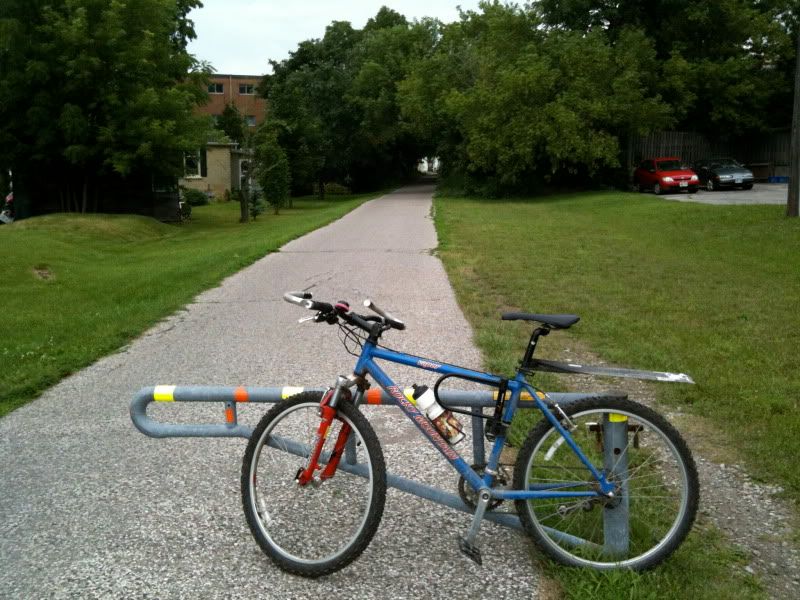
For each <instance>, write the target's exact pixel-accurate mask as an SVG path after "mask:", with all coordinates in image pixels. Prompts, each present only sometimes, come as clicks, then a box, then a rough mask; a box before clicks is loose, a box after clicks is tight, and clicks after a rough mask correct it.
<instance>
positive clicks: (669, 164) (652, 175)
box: [633, 157, 700, 194]
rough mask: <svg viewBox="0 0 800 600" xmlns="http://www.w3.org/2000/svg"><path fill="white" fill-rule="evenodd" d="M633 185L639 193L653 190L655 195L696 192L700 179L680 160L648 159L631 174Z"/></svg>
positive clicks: (667, 158)
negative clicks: (685, 191) (684, 191)
mask: <svg viewBox="0 0 800 600" xmlns="http://www.w3.org/2000/svg"><path fill="white" fill-rule="evenodd" d="M633 185H635V186H637V187H638V188H639V191H640V192H644V191H645V190H653V192H655V193H656V194H664V193H667V192H673V193H674V192H682V191H683V190H688V191H689V192H696V191H697V188H698V186H699V185H700V179H699V178H698V177H697V174H696V173H695V172H694V171H692V170H691V169H690V168H688V167H686V166H684V165H683V163H681V159H680V158H675V157H665V158H650V159H647V160H643V161H642V162H641V163H640V164H639V166H638V167H637V168H636V170H635V171H634V172H633Z"/></svg>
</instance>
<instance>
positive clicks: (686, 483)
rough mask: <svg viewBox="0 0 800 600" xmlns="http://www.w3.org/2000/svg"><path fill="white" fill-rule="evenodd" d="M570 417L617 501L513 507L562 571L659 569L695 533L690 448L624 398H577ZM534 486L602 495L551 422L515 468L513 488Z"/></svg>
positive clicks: (564, 500) (695, 487)
mask: <svg viewBox="0 0 800 600" xmlns="http://www.w3.org/2000/svg"><path fill="white" fill-rule="evenodd" d="M564 412H565V413H566V414H567V415H568V416H569V421H571V422H572V423H574V425H575V429H573V430H572V431H571V435H572V437H573V439H574V441H575V442H576V443H577V445H578V446H579V447H580V448H581V450H582V452H583V453H584V454H585V455H586V457H587V458H588V459H589V461H591V463H592V464H593V465H594V466H595V467H596V468H597V469H598V470H599V471H601V472H605V473H606V478H607V479H608V480H609V481H611V482H614V483H615V490H614V497H613V498H606V497H600V496H594V497H586V496H583V497H561V498H542V499H535V500H517V501H516V508H517V513H518V514H519V516H520V520H521V521H522V524H523V526H524V527H525V530H526V532H527V533H528V534H529V535H530V536H531V537H532V538H533V541H534V542H535V543H536V545H537V546H538V547H539V548H540V549H541V550H542V551H543V552H545V553H546V554H548V555H549V556H550V557H552V558H553V559H555V560H556V561H558V562H560V563H563V564H566V565H571V566H580V567H591V568H596V569H613V568H620V567H623V568H631V569H636V570H641V569H647V568H650V567H653V566H655V565H657V564H658V563H660V562H662V561H663V560H664V559H666V558H667V557H668V556H669V555H670V554H672V552H674V551H675V549H676V548H677V547H678V546H679V545H680V543H681V542H682V541H683V540H684V538H685V537H686V535H687V534H688V533H689V530H690V529H691V526H692V523H693V522H694V518H695V513H696V512H697V505H698V501H699V483H698V479H697V470H696V467H695V464H694V460H693V459H692V456H691V453H690V452H689V449H688V448H687V447H686V443H685V442H684V441H683V440H682V439H681V437H680V435H679V434H678V432H677V431H676V430H675V429H674V428H673V427H672V426H671V425H670V424H669V423H668V422H667V421H666V420H665V419H664V418H663V417H661V416H660V415H658V414H657V413H656V412H654V411H652V410H651V409H649V408H647V407H645V406H642V405H640V404H636V403H635V402H631V401H629V400H626V399H620V398H591V399H587V400H579V401H577V402H574V403H572V404H571V405H568V406H567V407H564ZM562 424H564V425H565V426H568V423H567V421H566V420H563V421H562ZM533 486H536V487H537V488H538V489H540V490H541V489H544V488H547V489H548V490H550V491H559V490H560V491H564V492H585V491H595V490H597V489H598V487H597V484H596V482H595V480H594V478H593V477H592V475H591V473H590V471H589V470H588V469H587V468H586V467H585V465H584V464H583V463H582V462H581V461H580V460H579V458H578V456H577V455H576V454H575V453H574V452H573V451H572V449H571V448H570V447H569V445H568V444H567V443H565V440H564V438H562V437H561V435H560V434H559V433H558V431H557V430H556V429H555V428H554V427H553V426H552V425H551V424H550V423H549V422H548V421H547V420H545V419H543V420H542V421H541V422H540V423H539V424H538V425H537V426H536V427H535V428H534V429H533V430H532V431H531V432H530V433H529V434H528V438H527V439H526V441H525V443H524V445H523V447H522V449H521V450H520V453H519V456H518V458H517V463H516V466H515V469H514V489H517V490H520V489H531V488H532V487H533Z"/></svg>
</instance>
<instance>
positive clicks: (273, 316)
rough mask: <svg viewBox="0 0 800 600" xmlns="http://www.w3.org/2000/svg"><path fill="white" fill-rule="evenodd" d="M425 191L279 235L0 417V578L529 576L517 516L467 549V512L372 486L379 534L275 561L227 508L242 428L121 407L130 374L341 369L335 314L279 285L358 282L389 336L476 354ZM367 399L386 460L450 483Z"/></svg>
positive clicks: (400, 469) (458, 580) (305, 373)
mask: <svg viewBox="0 0 800 600" xmlns="http://www.w3.org/2000/svg"><path fill="white" fill-rule="evenodd" d="M432 192H433V187H432V186H416V187H408V188H403V189H401V190H398V191H397V192H395V193H392V194H389V195H387V196H384V197H382V198H380V199H377V200H373V201H371V202H369V203H366V204H364V205H362V206H361V207H359V208H358V209H356V210H355V211H353V212H352V213H350V214H349V215H347V216H346V217H344V218H343V219H341V220H339V221H337V222H335V223H333V224H331V225H329V226H328V227H325V228H323V229H320V230H318V231H316V232H313V233H311V234H309V235H307V236H305V237H303V238H300V239H298V240H295V241H293V242H291V243H289V244H287V245H286V246H284V247H283V248H282V249H281V250H280V251H279V252H277V253H274V254H272V255H269V256H267V257H265V258H264V259H262V260H260V261H258V262H257V263H255V264H254V265H252V266H251V267H249V268H247V269H244V270H243V271H241V272H239V273H238V274H236V275H234V276H232V277H230V278H229V279H227V280H226V281H224V282H223V284H222V285H221V286H220V287H218V288H215V289H213V290H209V291H207V292H205V293H203V294H201V295H200V296H198V297H197V298H196V299H195V301H194V302H193V303H191V304H190V305H188V306H187V307H186V308H185V309H184V310H182V311H180V312H178V313H176V314H174V315H172V316H171V317H169V318H168V319H166V320H165V321H164V322H162V323H161V324H159V325H158V326H156V327H154V328H153V329H151V330H150V331H148V332H147V333H146V334H144V335H143V336H142V337H141V338H140V339H138V340H136V341H135V342H134V343H133V344H131V345H130V346H128V347H126V348H124V349H123V350H121V351H120V352H118V353H117V354H114V355H111V356H108V357H106V358H104V359H102V360H100V361H98V362H97V363H95V364H94V365H92V366H91V367H89V368H87V369H84V370H83V371H81V372H79V373H77V374H75V375H73V376H72V377H69V378H67V379H65V380H64V381H62V382H61V383H60V384H58V385H56V386H54V387H53V388H51V389H50V390H48V391H47V392H46V393H45V394H43V395H42V397H41V398H40V399H38V400H36V401H34V402H31V403H30V404H28V405H26V406H24V407H22V408H20V409H18V410H17V411H15V412H14V413H12V414H11V415H9V416H7V417H6V418H4V419H2V420H0V464H2V465H3V469H2V472H0V493H2V496H3V503H2V509H1V510H2V517H3V518H2V519H1V520H0V564H2V569H1V570H0V590H2V592H1V593H0V595H2V596H3V597H7V598H34V597H36V598H41V597H52V598H75V597H80V598H109V597H114V598H121V597H125V598H147V597H157V598H188V597H201V598H239V597H260V598H308V597H320V596H325V597H328V598H348V599H349V598H385V597H389V598H417V597H425V598H451V597H452V596H453V594H454V593H455V594H456V595H458V596H459V597H464V598H482V597H488V596H492V597H513V598H523V597H534V596H536V594H537V590H538V586H539V575H538V573H537V572H536V571H535V570H534V564H533V558H532V551H531V546H530V545H529V544H528V541H527V540H526V539H525V538H524V537H523V536H522V534H520V533H517V532H515V531H511V530H508V529H505V528H502V527H499V526H496V525H494V524H491V523H488V522H486V523H484V525H483V526H482V529H481V535H480V538H479V541H480V543H481V544H482V547H483V554H484V566H483V567H482V568H481V567H478V566H476V565H474V564H473V563H471V562H470V561H469V560H467V559H466V558H464V557H463V556H462V555H461V554H460V553H459V551H458V548H457V544H456V535H457V534H460V533H463V532H464V531H465V530H466V528H467V527H468V525H469V522H470V517H469V516H468V515H466V514H463V513H459V512H456V511H453V510H450V509H446V508H443V507H439V506H438V505H434V504H432V503H430V502H427V501H423V500H420V499H418V498H416V497H414V496H410V495H408V494H405V493H402V492H400V491H397V490H390V492H389V494H388V498H387V504H386V510H385V513H384V518H383V521H382V524H381V527H380V529H379V531H378V534H377V535H376V537H375V539H374V540H373V542H372V544H371V545H370V547H369V548H368V549H367V550H366V551H365V553H364V554H363V555H362V556H361V558H360V559H359V560H358V561H356V562H355V563H354V564H353V565H351V566H350V567H348V568H346V569H345V570H343V571H341V572H339V573H336V574H333V575H331V576H328V577H325V578H322V579H319V580H305V579H302V578H298V577H294V576H291V575H288V574H286V573H283V572H282V571H280V570H278V569H277V568H275V567H273V566H272V564H271V563H270V562H269V561H268V559H267V558H266V557H265V556H264V555H263V554H262V553H261V551H260V550H259V548H258V546H257V545H256V543H255V541H254V540H253V539H252V537H251V536H250V533H249V531H248V528H247V525H246V523H245V520H244V516H243V514H242V509H241V500H240V495H239V469H240V461H241V457H242V454H243V452H244V445H245V441H244V440H215V439H164V440H155V439H150V438H147V437H145V436H143V435H142V434H140V433H139V432H138V431H136V430H135V428H134V427H133V425H132V423H131V422H130V418H129V415H128V405H129V402H130V400H131V398H132V397H133V395H134V394H135V393H136V391H137V390H138V389H139V388H141V387H143V386H146V385H153V384H157V383H161V384H204V385H262V386H268V385H282V384H291V385H312V386H320V385H326V384H329V383H333V381H334V380H335V377H336V375H338V374H340V373H346V372H348V370H349V369H351V368H352V365H353V362H354V359H353V358H352V357H350V356H349V355H347V354H346V353H345V352H344V350H343V349H342V347H341V346H340V343H339V341H338V339H337V336H336V331H335V330H334V329H333V328H327V327H325V326H322V325H313V324H308V323H307V324H304V325H300V324H298V323H297V319H298V318H300V317H302V316H306V315H304V314H303V312H302V311H301V310H300V309H298V308H297V307H294V306H290V305H289V304H286V303H285V302H283V301H282V300H281V295H282V293H283V292H284V291H287V290H290V289H291V290H294V289H308V290H310V291H312V292H313V293H314V294H315V296H317V297H319V298H322V299H326V300H330V299H332V300H338V299H345V300H349V301H350V302H351V303H355V302H358V301H360V300H362V299H363V298H365V297H371V298H372V299H373V300H375V301H376V302H377V303H378V304H379V305H380V306H382V307H383V308H386V309H387V310H389V311H391V312H393V313H394V314H396V315H397V316H398V317H399V318H401V319H403V320H405V321H406V323H407V324H408V329H407V331H405V332H403V333H395V334H393V335H392V336H391V337H390V338H389V339H387V343H388V344H389V345H390V346H393V347H396V348H397V349H400V350H412V349H413V350H414V351H415V352H416V353H418V354H422V355H428V356H435V357H436V358H437V359H440V360H446V361H451V362H456V363H460V364H465V365H475V366H478V365H480V363H481V357H480V354H479V352H478V350H477V349H476V348H475V347H474V345H473V344H472V342H471V335H472V332H471V330H470V327H469V325H468V324H467V322H466V320H465V319H464V317H463V315H462V313H461V311H460V309H459V308H458V305H457V303H456V301H455V297H454V295H453V292H452V289H451V287H450V285H449V282H448V280H447V276H446V274H445V272H444V269H443V267H442V265H441V263H440V261H439V260H438V258H436V257H435V256H433V255H432V251H433V249H435V247H436V245H437V239H436V233H435V230H434V227H433V223H432V220H431V218H430V210H431V196H432ZM165 283H166V284H168V282H165ZM388 372H389V373H390V375H392V376H393V377H396V379H397V381H398V383H401V384H403V385H410V384H411V383H429V381H427V380H426V378H425V377H418V376H417V375H416V373H415V375H413V376H412V375H410V374H409V372H408V371H404V370H403V369H389V370H388ZM368 410H369V413H370V414H369V417H370V420H371V421H372V423H373V424H374V426H375V428H376V430H377V432H378V435H379V438H380V439H381V442H382V445H383V448H384V453H385V456H386V461H387V466H388V468H389V470H390V471H391V472H395V473H398V474H400V475H403V476H406V477H413V478H415V479H417V480H420V481H423V482H427V483H432V484H435V485H437V486H440V487H443V488H445V489H446V490H448V491H454V490H455V485H456V481H457V476H456V474H455V472H454V471H452V470H451V469H450V468H449V466H448V465H447V464H446V463H445V462H444V461H443V460H442V459H441V458H440V457H439V456H438V454H436V453H435V451H434V450H432V449H431V448H430V447H428V446H427V444H425V445H423V441H422V440H421V438H420V437H419V435H418V434H417V432H416V431H415V430H414V428H413V425H411V424H410V423H409V422H407V421H406V420H405V418H404V417H403V416H402V415H401V414H399V413H395V412H392V411H391V410H390V409H389V410H387V409H384V408H371V409H368ZM263 412H264V408H263V407H262V408H259V407H258V406H247V407H244V408H243V409H242V410H241V411H240V421H241V422H242V423H244V424H247V425H251V426H253V425H255V423H256V422H257V420H258V418H259V417H260V416H261V415H262V414H263ZM151 415H152V416H154V417H155V418H159V419H164V420H170V421H183V420H186V421H192V422H215V423H218V422H222V420H223V411H222V405H219V406H213V407H209V406H203V407H199V406H198V407H193V406H190V405H180V406H158V407H154V409H153V410H152V411H151ZM467 444H469V442H467ZM422 557H424V558H422ZM493 557H496V558H493ZM490 575H491V580H492V581H493V585H492V588H491V589H487V586H486V582H487V578H488V577H489V576H490ZM454 590H455V592H454Z"/></svg>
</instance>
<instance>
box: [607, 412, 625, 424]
mask: <svg viewBox="0 0 800 600" xmlns="http://www.w3.org/2000/svg"><path fill="white" fill-rule="evenodd" d="M608 420H609V422H610V423H624V422H625V421H627V420H628V417H627V415H618V414H617V413H608Z"/></svg>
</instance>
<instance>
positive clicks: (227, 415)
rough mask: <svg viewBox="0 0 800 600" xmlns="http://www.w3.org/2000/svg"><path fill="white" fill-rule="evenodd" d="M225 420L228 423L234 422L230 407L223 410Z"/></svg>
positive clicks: (234, 418)
mask: <svg viewBox="0 0 800 600" xmlns="http://www.w3.org/2000/svg"><path fill="white" fill-rule="evenodd" d="M225 420H226V421H227V422H228V423H233V422H234V421H235V420H236V417H234V416H233V409H232V408H231V407H228V408H226V409H225Z"/></svg>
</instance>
